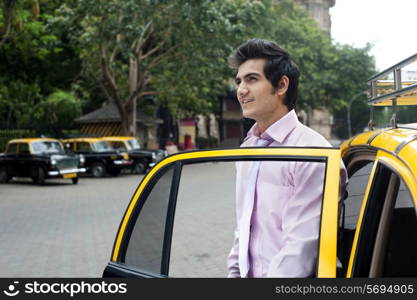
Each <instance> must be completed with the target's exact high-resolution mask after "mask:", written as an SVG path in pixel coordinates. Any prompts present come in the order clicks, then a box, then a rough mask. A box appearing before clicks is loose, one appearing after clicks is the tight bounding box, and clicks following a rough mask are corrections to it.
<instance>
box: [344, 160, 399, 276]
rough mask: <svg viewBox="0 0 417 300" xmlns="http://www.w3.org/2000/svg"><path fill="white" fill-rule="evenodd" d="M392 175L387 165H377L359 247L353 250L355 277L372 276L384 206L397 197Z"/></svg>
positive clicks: (353, 271)
mask: <svg viewBox="0 0 417 300" xmlns="http://www.w3.org/2000/svg"><path fill="white" fill-rule="evenodd" d="M392 174H393V173H392V171H391V169H390V168H389V167H387V166H386V165H384V164H382V163H378V164H377V165H376V170H375V175H374V177H373V178H372V183H371V188H370V191H369V195H368V199H367V202H366V207H365V210H364V214H363V218H362V223H361V228H360V231H359V235H358V241H357V247H356V249H353V251H354V253H353V255H354V261H353V266H352V272H351V276H353V277H369V276H370V270H371V262H372V258H373V251H374V247H375V244H376V241H377V234H378V227H379V223H380V220H381V216H382V215H383V214H382V212H383V208H384V204H385V203H386V201H390V199H391V198H392V197H393V196H394V195H395V189H396V187H395V182H394V181H393V177H392V176H391V175H392Z"/></svg>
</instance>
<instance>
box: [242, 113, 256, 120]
mask: <svg viewBox="0 0 417 300" xmlns="http://www.w3.org/2000/svg"><path fill="white" fill-rule="evenodd" d="M242 115H243V117H244V118H246V119H252V120H255V118H254V116H253V114H251V113H249V112H245V111H242Z"/></svg>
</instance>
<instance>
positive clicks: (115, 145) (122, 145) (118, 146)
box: [110, 142, 126, 151]
mask: <svg viewBox="0 0 417 300" xmlns="http://www.w3.org/2000/svg"><path fill="white" fill-rule="evenodd" d="M110 144H111V145H112V147H113V148H114V149H116V150H123V151H126V146H125V143H123V142H111V143H110Z"/></svg>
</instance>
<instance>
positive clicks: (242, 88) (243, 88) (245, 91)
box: [237, 82, 248, 97]
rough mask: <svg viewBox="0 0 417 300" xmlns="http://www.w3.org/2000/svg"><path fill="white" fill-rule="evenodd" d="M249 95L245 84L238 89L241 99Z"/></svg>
mask: <svg viewBox="0 0 417 300" xmlns="http://www.w3.org/2000/svg"><path fill="white" fill-rule="evenodd" d="M247 93H248V87H247V86H246V84H245V83H243V82H242V83H241V84H239V86H238V88H237V95H238V96H239V97H242V96H245V95H246V94H247Z"/></svg>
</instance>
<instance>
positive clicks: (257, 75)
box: [235, 72, 261, 81]
mask: <svg viewBox="0 0 417 300" xmlns="http://www.w3.org/2000/svg"><path fill="white" fill-rule="evenodd" d="M250 76H256V77H260V76H261V74H259V73H256V72H251V73H248V74H245V76H243V78H248V77H250ZM238 79H240V77H239V76H237V75H236V77H235V81H236V80H238Z"/></svg>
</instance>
